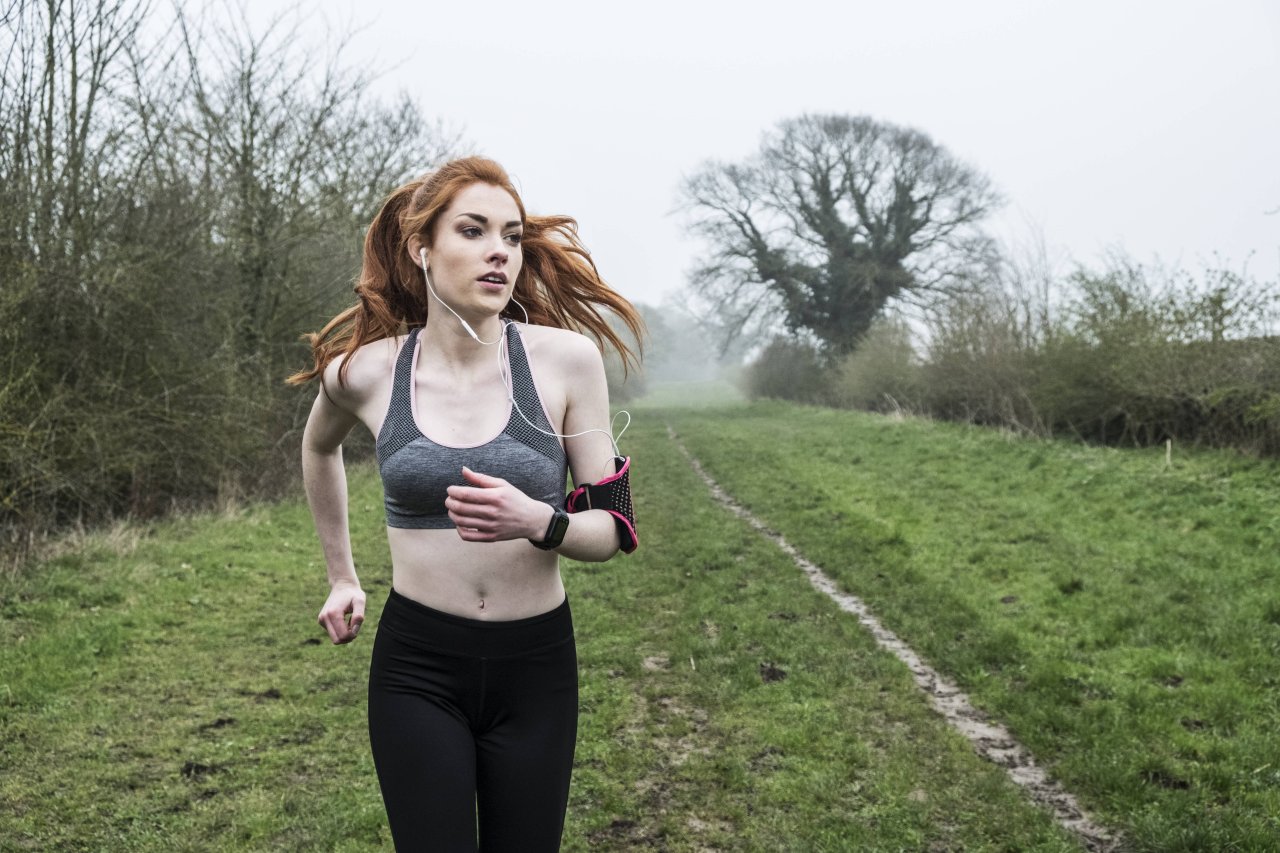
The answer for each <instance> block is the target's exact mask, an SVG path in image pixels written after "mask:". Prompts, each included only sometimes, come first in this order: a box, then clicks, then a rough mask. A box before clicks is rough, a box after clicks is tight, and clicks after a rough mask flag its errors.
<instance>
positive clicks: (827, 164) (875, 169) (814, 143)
mask: <svg viewBox="0 0 1280 853" xmlns="http://www.w3.org/2000/svg"><path fill="white" fill-rule="evenodd" d="M680 195H681V202H682V207H683V208H684V209H685V210H686V211H688V212H689V214H690V215H691V216H692V218H693V221H694V227H695V228H696V230H697V232H698V233H699V234H701V235H702V236H703V237H704V238H705V239H706V241H707V242H708V244H709V245H710V249H711V252H710V255H709V257H708V260H707V261H706V262H705V263H703V264H701V265H699V266H698V267H697V268H696V269H694V271H693V272H692V274H691V277H690V290H691V292H693V293H695V294H697V297H696V301H698V302H700V303H701V304H702V306H703V307H704V309H705V314H706V315H709V316H714V317H715V318H716V322H717V323H718V324H719V328H720V331H721V332H722V333H723V338H722V340H723V342H724V344H725V346H727V345H728V342H729V340H730V339H731V338H732V337H734V336H736V335H738V334H740V333H742V332H743V331H744V330H747V329H752V328H761V327H762V326H765V327H767V326H768V325H769V323H770V314H771V313H772V314H780V315H781V318H782V320H783V323H784V324H785V326H786V327H787V328H788V330H790V331H791V332H793V333H796V332H805V333H808V334H810V335H812V336H814V337H815V338H816V339H817V340H818V341H819V342H820V343H821V344H822V346H823V347H824V349H825V350H826V351H827V352H828V354H829V355H833V356H835V355H840V354H843V353H845V352H848V351H849V350H851V349H852V348H853V346H854V345H855V344H856V343H857V341H858V339H859V338H860V337H861V336H862V335H863V334H864V333H865V332H866V330H867V329H868V328H869V327H870V325H871V322H872V320H873V319H874V318H875V317H876V316H877V315H878V314H879V313H880V312H881V311H883V310H884V308H885V307H886V306H887V305H889V304H890V303H891V302H893V301H895V300H896V301H911V300H914V301H916V302H921V303H922V302H927V301H928V300H929V299H930V298H931V297H934V296H936V295H937V294H943V293H949V292H952V291H954V290H955V289H956V288H957V287H960V286H962V285H963V284H964V282H965V281H966V279H967V278H968V276H969V275H970V273H971V271H972V270H973V269H974V268H975V265H986V264H989V263H990V257H991V254H992V252H993V249H992V244H991V241H990V240H989V239H988V238H987V237H986V235H985V234H984V233H983V232H982V230H981V228H980V224H981V221H982V220H983V218H984V217H985V216H986V215H987V214H988V213H989V212H990V211H991V210H992V209H993V208H994V207H995V206H996V204H997V203H998V201H999V199H998V196H997V195H996V193H995V192H994V191H993V190H992V188H991V186H990V182H989V181H988V180H987V178H986V177H985V176H983V175H982V174H981V173H979V172H978V171H976V170H975V169H973V168H971V167H969V166H966V165H965V164H963V163H961V162H960V161H959V160H957V159H956V158H955V157H953V156H952V155H951V154H950V153H948V152H947V151H946V150H945V149H944V148H942V147H941V146H940V145H938V144H936V143H935V142H933V141H932V140H931V139H930V138H929V137H928V136H927V135H925V134H924V133H921V132H920V131H917V130H913V129H910V128H903V127H898V126H896V125H892V124H889V123H886V122H878V121H875V120H874V119H871V118H868V117H865V116H842V115H806V116H802V117H800V118H796V119H789V120H786V121H783V122H781V123H780V124H779V125H778V126H777V128H776V129H774V130H773V131H772V132H770V133H767V134H766V135H765V137H764V140H763V143H762V145H761V147H760V150H759V151H758V152H757V153H756V154H755V155H753V156H752V157H750V158H748V159H747V160H746V161H745V162H743V163H740V164H733V163H719V162H709V163H707V164H705V165H704V166H703V167H702V168H701V169H700V170H699V171H698V172H696V173H695V174H694V175H692V176H691V177H689V178H688V179H686V180H685V182H684V184H683V185H682V187H681V193H680Z"/></svg>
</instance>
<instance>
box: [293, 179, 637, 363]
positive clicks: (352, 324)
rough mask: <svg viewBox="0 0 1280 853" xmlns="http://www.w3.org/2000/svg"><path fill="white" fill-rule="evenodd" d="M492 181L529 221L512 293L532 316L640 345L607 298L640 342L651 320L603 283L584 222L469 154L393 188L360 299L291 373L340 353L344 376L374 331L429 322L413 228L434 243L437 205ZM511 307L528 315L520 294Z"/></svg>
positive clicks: (507, 312)
mask: <svg viewBox="0 0 1280 853" xmlns="http://www.w3.org/2000/svg"><path fill="white" fill-rule="evenodd" d="M477 183H482V184H491V185H493V186H495V187H499V188H501V189H504V190H506V191H507V192H508V193H510V194H511V198H512V199H514V200H515V203H516V207H517V208H519V210H520V219H521V221H522V222H523V224H524V237H523V239H522V240H521V243H520V246H521V250H522V253H523V256H524V262H523V265H522V266H521V268H520V274H519V275H518V276H516V282H515V287H514V289H513V291H512V296H513V297H514V298H515V299H516V300H518V301H519V302H520V304H522V305H523V306H524V307H525V310H526V311H528V312H529V322H530V323H535V324H537V325H541V326H554V327H556V328H560V329H573V330H575V331H580V332H588V333H590V334H591V335H592V336H594V337H595V339H596V342H597V343H598V344H599V345H600V346H601V347H602V348H603V347H604V346H605V344H606V342H607V343H608V344H609V345H611V346H613V347H614V348H615V349H616V350H617V351H618V353H619V354H620V355H621V356H622V358H623V366H624V369H625V368H626V366H627V364H628V363H629V362H630V363H635V362H636V361H637V355H636V353H635V352H633V351H632V350H631V347H629V346H628V345H627V344H626V342H625V341H624V340H623V339H622V338H621V337H620V336H619V335H618V333H617V332H615V331H614V330H613V328H612V327H611V326H610V325H609V323H608V321H607V320H605V319H604V317H602V316H601V314H600V309H601V308H606V309H608V310H610V311H612V312H613V313H615V314H617V315H618V317H619V318H620V319H621V320H622V322H623V323H625V324H626V326H627V328H628V329H629V330H630V331H631V334H632V336H633V337H634V338H635V340H636V341H637V342H639V341H640V338H641V335H642V333H643V328H644V323H643V321H642V320H641V318H640V314H639V312H637V311H636V309H635V307H634V306H633V305H632V304H631V303H630V302H628V301H627V300H626V299H624V298H623V297H622V296H620V295H619V294H618V293H616V292H615V291H614V290H613V289H611V288H610V287H609V285H607V284H605V282H604V279H602V278H601V277H600V273H599V271H598V270H597V269H596V265H595V262H594V261H592V260H591V255H590V254H589V253H588V252H587V250H586V248H585V247H584V246H583V245H582V242H581V240H579V239H578V223H577V222H576V221H575V220H573V219H572V218H570V217H568V216H528V215H526V213H525V209H524V203H523V202H522V201H521V200H520V194H519V193H518V192H516V188H515V187H514V186H512V184H511V178H510V177H508V175H507V173H506V170H504V169H503V168H502V167H501V166H500V165H498V164H497V163H495V162H494V161H493V160H488V159H486V158H484V157H464V158H462V159H460V160H453V161H451V162H449V163H446V164H445V165H444V166H442V167H440V168H439V169H437V170H436V171H434V172H430V173H428V174H426V175H424V176H422V177H421V178H415V179H414V180H412V181H410V182H409V183H407V184H405V185H403V186H401V187H399V188H397V189H395V190H394V191H392V193H391V194H390V195H389V196H387V198H386V201H384V202H383V204H382V209H381V210H379V211H378V215H377V216H375V217H374V219H373V223H372V224H371V225H370V226H369V231H368V233H367V234H366V235H365V239H364V261H363V264H362V266H361V268H360V277H359V279H358V280H357V281H356V286H355V292H356V296H357V297H359V302H357V303H356V304H355V305H352V306H351V307H350V308H348V309H347V310H345V311H343V312H342V313H341V314H339V315H338V316H336V317H334V318H333V319H332V320H330V321H329V322H328V324H327V325H325V327H324V328H323V329H321V330H320V331H319V332H317V333H312V334H309V335H306V336H305V339H306V340H307V341H308V342H309V343H310V344H311V355H312V358H313V359H314V361H315V364H314V365H313V366H312V367H311V368H310V369H309V370H300V371H298V372H297V373H295V374H293V375H292V376H290V377H289V379H288V382H289V383H291V384H295V385H296V384H301V383H303V382H307V381H309V380H311V379H315V378H317V377H320V376H323V375H324V370H325V368H326V367H328V366H329V362H331V361H333V360H334V359H335V358H337V357H338V356H339V355H343V354H345V355H346V356H347V360H346V361H344V362H343V364H342V367H341V369H339V371H338V382H339V383H344V382H345V381H346V372H347V368H348V367H349V366H350V363H351V362H350V356H351V354H352V353H354V352H355V351H356V350H357V349H359V348H360V347H362V346H364V345H365V344H368V343H372V342H373V341H378V340H382V339H383V338H389V337H394V336H396V335H399V334H402V333H404V331H405V330H406V329H407V328H409V327H412V326H421V325H423V324H425V323H426V322H427V293H426V287H425V285H424V284H423V280H422V274H421V271H420V269H419V267H418V266H417V264H415V263H414V261H413V258H412V257H410V254H409V238H410V237H412V236H414V235H418V236H419V237H420V238H421V239H423V240H424V242H426V243H427V244H428V245H430V243H431V235H432V234H433V233H434V229H435V224H436V222H437V220H439V218H440V215H441V214H442V213H444V211H445V210H446V209H448V207H449V205H450V204H452V203H453V200H454V198H455V197H456V196H457V195H458V193H459V192H461V191H462V190H464V189H466V188H467V187H468V186H470V185H472V184H477ZM502 314H503V315H504V316H508V317H511V318H513V319H521V320H523V319H524V314H523V312H521V311H520V310H519V309H518V308H516V307H515V306H514V305H513V304H511V305H508V306H507V307H506V308H505V309H503V311H502Z"/></svg>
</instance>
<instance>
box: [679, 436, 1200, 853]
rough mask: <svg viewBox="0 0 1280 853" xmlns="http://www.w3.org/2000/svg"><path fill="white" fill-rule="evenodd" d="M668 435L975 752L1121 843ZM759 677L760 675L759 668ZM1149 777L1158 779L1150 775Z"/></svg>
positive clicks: (1083, 828)
mask: <svg viewBox="0 0 1280 853" xmlns="http://www.w3.org/2000/svg"><path fill="white" fill-rule="evenodd" d="M667 436H668V437H669V438H670V439H671V441H672V442H673V443H674V444H675V445H676V447H677V449H679V451H680V452H681V453H682V454H683V455H684V457H685V459H687V460H688V461H689V465H690V466H691V467H692V468H693V470H694V472H695V473H696V474H697V475H698V476H699V477H700V478H702V481H703V482H704V483H706V485H707V488H708V489H709V490H710V491H711V494H712V496H714V497H715V499H716V500H717V501H719V502H720V504H721V505H723V506H724V507H725V508H726V509H728V510H729V511H730V512H732V513H733V514H734V515H736V516H737V517H738V518H741V519H742V520H743V521H745V522H746V523H748V524H750V525H751V526H752V527H754V528H755V529H756V530H757V531H759V532H760V533H761V534H762V535H763V536H766V537H767V538H769V539H770V540H772V541H773V542H774V544H776V545H777V546H778V547H779V548H780V549H782V551H783V553H785V554H786V555H787V556H789V557H791V559H792V561H793V562H795V564H796V566H797V567H798V568H799V569H800V570H801V571H802V572H804V573H805V575H807V576H808V578H809V583H810V584H812V585H813V587H814V589H816V590H818V591H819V592H821V593H823V594H825V595H826V596H827V597H828V598H830V599H831V600H832V601H834V602H835V603H836V604H837V605H838V606H839V607H840V609H841V610H843V611H845V612H846V613H849V614H852V615H853V616H854V617H856V618H857V620H858V621H859V622H860V623H861V624H862V625H863V627H865V628H866V629H867V631H869V632H870V633H871V635H872V637H874V638H875V641H876V643H877V644H879V646H880V647H881V648H883V649H885V650H886V651H888V652H890V653H891V654H893V655H894V657H896V658H898V660H900V661H902V662H903V664H905V665H906V667H907V669H909V670H910V671H911V675H912V678H913V679H914V680H915V682H916V685H917V686H918V687H919V688H920V689H921V690H923V691H924V692H925V693H926V694H927V695H928V697H929V700H930V703H931V704H932V705H933V707H934V710H936V711H937V712H938V713H939V714H941V715H942V717H943V718H944V719H945V720H946V721H947V722H948V723H950V724H951V726H952V727H953V728H955V729H956V730H957V731H958V732H960V734H962V735H964V736H965V737H966V738H967V739H968V740H969V742H970V743H972V744H973V747H974V749H975V750H976V751H977V752H978V754H979V755H981V756H982V757H983V758H986V759H987V760H988V761H990V762H992V763H993V764H997V765H999V766H1000V767H1003V768H1004V769H1005V771H1006V772H1007V773H1008V774H1009V777H1010V778H1011V779H1012V780H1013V781H1014V783H1016V784H1017V785H1019V786H1021V787H1022V788H1023V790H1025V791H1026V792H1027V794H1028V795H1029V796H1030V797H1031V799H1032V800H1034V801H1035V802H1036V803H1038V804H1039V805H1041V806H1042V807H1044V808H1046V809H1048V810H1049V811H1050V812H1051V813H1052V814H1053V817H1054V819H1055V820H1057V822H1058V823H1059V824H1060V825H1061V826H1063V827H1064V828H1065V829H1067V830H1068V831H1070V832H1072V833H1074V834H1075V835H1076V836H1077V837H1078V838H1079V839H1080V841H1081V843H1083V844H1084V846H1085V848H1086V849H1088V850H1090V851H1094V853H1109V851H1113V850H1117V849H1119V848H1120V844H1121V839H1120V838H1119V836H1118V834H1117V833H1115V832H1113V831H1112V830H1110V829H1107V828H1105V827H1103V826H1101V825H1100V824H1097V823H1095V822H1094V821H1093V820H1092V819H1091V818H1090V817H1089V816H1088V815H1086V814H1085V813H1084V810H1083V809H1082V808H1081V807H1080V804H1079V802H1077V801H1076V798H1075V797H1074V796H1072V795H1071V793H1070V792H1068V791H1067V790H1065V789H1064V788H1062V787H1061V786H1060V785H1058V783H1057V782H1054V781H1053V780H1052V779H1050V778H1049V777H1048V775H1047V774H1046V773H1045V772H1044V770H1043V769H1041V768H1040V767H1039V766H1038V765H1037V764H1036V762H1035V759H1034V758H1033V757H1032V755H1031V753H1030V752H1028V751H1027V750H1026V748H1025V747H1023V746H1022V744H1020V743H1018V741H1017V740H1016V739H1015V738H1014V737H1013V735H1012V733H1010V732H1009V730H1008V729H1006V728H1005V727H1004V726H1003V725H1001V724H1000V723H998V722H996V721H994V720H988V719H987V718H986V717H985V715H983V714H982V713H981V712H980V711H978V709H976V708H975V707H973V703H972V702H970V701H969V697H968V696H966V695H965V694H964V693H963V692H961V690H960V688H959V687H957V686H956V685H955V684H953V683H952V682H951V681H949V680H948V679H946V678H945V677H943V676H942V675H941V674H940V673H938V672H937V671H936V670H935V669H933V668H932V667H931V666H929V665H928V664H927V663H925V662H924V660H923V659H922V658H921V657H920V656H919V655H918V654H916V653H915V651H914V650H912V648H911V647H910V646H908V645H907V644H906V643H905V642H903V640H902V639H901V638H900V637H898V636H897V635H896V634H894V633H893V632H892V631H890V630H889V629H888V628H886V627H885V626H884V625H883V624H882V623H881V622H880V620H879V619H877V618H876V616H875V614H873V613H872V612H871V611H870V609H869V608H868V607H867V606H866V604H865V603H863V601H862V600H861V599H859V598H858V597H857V596H854V595H850V594H849V593H847V592H844V591H842V590H841V589H840V588H839V587H838V586H837V585H836V582H835V581H834V580H832V578H831V577H830V576H829V575H828V574H826V572H824V571H822V569H821V568H819V567H818V566H817V565H815V564H814V563H812V562H810V561H809V560H808V559H806V558H805V556H804V555H803V554H801V553H800V552H799V551H798V550H797V549H796V547H795V546H794V545H792V544H791V543H790V542H788V541H787V540H786V539H785V538H784V537H783V536H782V534H780V533H778V532H777V531H774V530H771V529H770V528H769V527H768V526H767V525H765V524H764V523H763V522H762V521H760V519H758V518H756V517H755V515H753V514H752V513H751V511H750V510H748V509H747V508H746V507H744V506H742V504H740V503H738V502H737V501H736V500H734V499H733V498H732V497H731V496H730V495H729V494H728V492H726V491H725V490H724V489H722V488H721V487H720V485H719V484H718V483H717V482H716V481H715V480H714V479H712V478H711V476H710V475H709V474H708V473H707V472H706V470H705V469H703V467H702V463H700V462H699V461H698V460H697V459H696V458H695V457H694V456H693V455H692V454H691V453H690V452H689V450H688V448H686V447H685V446H684V444H683V443H682V442H681V441H680V439H679V437H678V436H677V435H676V433H675V430H673V429H672V428H671V427H670V426H669V425H668V427H667ZM1074 591H1075V590H1072V592H1074ZM761 677H763V667H762V672H761ZM1171 686H1173V685H1171ZM1148 781H1154V782H1155V784H1161V783H1160V782H1158V781H1155V780H1152V779H1148ZM1175 781H1180V780H1175Z"/></svg>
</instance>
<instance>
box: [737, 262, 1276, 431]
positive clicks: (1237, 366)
mask: <svg viewBox="0 0 1280 853" xmlns="http://www.w3.org/2000/svg"><path fill="white" fill-rule="evenodd" d="M1276 307H1277V290H1276V286H1275V285H1274V284H1267V283H1260V282H1258V281H1256V280H1254V279H1253V278H1251V277H1249V276H1248V275H1245V274H1241V273H1236V272H1232V271H1229V270H1225V269H1206V270H1205V271H1203V272H1202V273H1200V274H1197V275H1191V274H1188V273H1186V272H1184V271H1167V270H1160V269H1157V268H1153V267H1150V266H1143V265H1140V264H1136V263H1134V262H1132V261H1131V260H1129V259H1127V258H1124V257H1119V256H1118V257H1113V258H1111V259H1109V260H1108V261H1106V262H1105V263H1104V264H1102V265H1100V266H1098V267H1097V268H1087V267H1079V268H1077V269H1076V270H1075V271H1074V272H1072V273H1070V274H1067V275H1065V276H1054V275H1052V274H1050V273H1048V272H1047V271H1046V267H1045V266H1044V265H1043V264H1034V263H1033V264H1021V265H1019V264H1016V263H1012V262H1010V261H1008V260H1005V261H1002V262H1000V263H998V264H995V265H993V266H992V267H991V268H990V270H989V274H988V275H987V276H986V277H985V278H984V279H982V280H979V281H975V282H971V286H970V287H969V288H967V289H965V290H962V291H958V292H956V293H953V294H952V295H951V296H950V297H949V298H948V299H946V300H944V301H942V302H940V303H938V304H936V305H935V306H934V308H933V310H931V311H929V312H927V313H924V314H922V315H917V316H918V319H916V320H915V321H914V322H913V323H908V322H906V321H904V320H902V319H889V318H891V317H892V316H893V315H892V314H889V315H886V316H882V317H881V318H880V319H879V320H878V321H877V322H876V323H875V324H874V325H873V326H872V328H871V329H870V330H869V331H868V332H867V334H866V335H864V336H863V337H862V338H861V340H860V341H859V343H858V344H857V346H856V347H855V348H854V349H853V351H852V352H851V353H850V354H848V355H847V356H843V357H839V358H835V359H831V358H829V357H824V356H823V355H822V354H821V353H820V351H819V349H818V348H817V347H815V346H813V345H811V344H809V343H806V342H805V341H804V339H803V338H800V337H795V336H793V337H787V338H779V339H775V340H774V341H773V342H772V343H771V344H770V345H769V346H768V347H766V348H765V349H764V351H763V352H762V354H761V356H760V357H759V358H758V359H757V360H756V361H755V362H754V363H753V364H752V365H751V366H750V368H749V369H748V370H747V371H746V374H745V381H746V384H747V387H748V391H749V393H750V394H751V395H753V396H765V397H778V398H785V399H792V400H800V401H804V402H810V403H819V404H825V405H835V406H844V407H852V408H861V409H869V410H873V411H882V412H887V411H906V412H911V413H918V414H923V415H927V416H932V417H938V418H943V419H949V420H959V421H966V422H970V423H976V424H984V425H990V426H997V427H1003V428H1008V429H1012V430H1016V431H1019V432H1023V433H1028V434H1034V435H1041V436H1049V435H1071V436H1077V437H1080V438H1083V439H1086V440H1090V441H1098V442H1105V443H1109V444H1120V445H1130V446H1133V445H1150V444H1157V443H1162V442H1164V441H1166V440H1173V441H1175V442H1178V443H1184V442H1187V443H1194V444H1202V445H1209V446H1219V447H1223V446H1230V447H1237V448H1240V449H1243V450H1246V451H1248V452H1252V453H1258V454H1266V455H1273V456H1274V455H1280V337H1277V336H1276V334H1275V332H1276V329H1275V326H1274V322H1275V317H1276V315H1275V309H1276Z"/></svg>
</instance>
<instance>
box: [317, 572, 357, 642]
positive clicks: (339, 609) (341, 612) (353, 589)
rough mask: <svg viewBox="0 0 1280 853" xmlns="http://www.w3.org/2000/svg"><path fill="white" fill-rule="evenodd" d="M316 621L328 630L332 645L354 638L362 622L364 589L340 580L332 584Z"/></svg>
mask: <svg viewBox="0 0 1280 853" xmlns="http://www.w3.org/2000/svg"><path fill="white" fill-rule="evenodd" d="M348 616H350V617H351V618H350V620H349V621H348V619H347V617H348ZM316 621H318V622H319V623H320V626H321V627H322V628H324V629H325V630H326V631H328V632H329V639H331V640H333V642H334V645H340V644H342V643H349V642H351V641H352V640H354V639H355V638H356V635H357V634H359V633H360V626H361V625H362V624H363V623H364V590H362V589H361V588H360V584H358V583H347V582H342V581H340V582H338V583H336V584H334V585H333V589H332V590H331V591H330V592H329V598H328V600H326V601H325V603H324V607H322V608H320V617H319V618H318V619H317V620H316Z"/></svg>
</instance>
